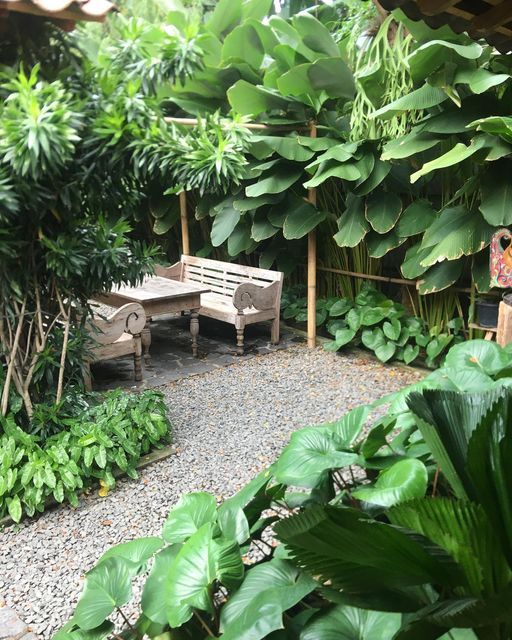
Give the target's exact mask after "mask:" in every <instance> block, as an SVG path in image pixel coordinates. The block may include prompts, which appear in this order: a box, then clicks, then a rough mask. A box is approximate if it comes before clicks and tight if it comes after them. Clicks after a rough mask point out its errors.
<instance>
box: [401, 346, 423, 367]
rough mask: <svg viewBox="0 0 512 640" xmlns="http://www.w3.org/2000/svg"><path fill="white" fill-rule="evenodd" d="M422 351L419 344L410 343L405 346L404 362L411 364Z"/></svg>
mask: <svg viewBox="0 0 512 640" xmlns="http://www.w3.org/2000/svg"><path fill="white" fill-rule="evenodd" d="M419 353H420V348H419V347H418V346H417V345H414V346H413V345H412V344H408V345H406V346H405V348H404V362H405V364H411V362H413V361H414V360H416V358H417V357H418V355H419Z"/></svg>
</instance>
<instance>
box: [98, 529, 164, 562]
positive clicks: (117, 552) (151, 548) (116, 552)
mask: <svg viewBox="0 0 512 640" xmlns="http://www.w3.org/2000/svg"><path fill="white" fill-rule="evenodd" d="M162 545H163V540H162V538H157V537H156V536H155V537H149V538H137V539H136V540H131V541H130V542H122V543H121V544H116V545H115V546H113V547H110V549H108V550H107V551H105V553H104V554H103V555H102V556H101V558H100V559H99V560H98V563H97V564H99V563H100V562H104V561H105V560H107V559H108V558H119V559H120V560H122V561H124V562H126V564H127V566H128V568H129V569H131V568H133V569H138V568H140V567H141V566H144V564H145V563H146V562H147V561H148V560H149V559H150V558H152V557H153V556H154V555H155V553H156V552H157V551H158V550H159V549H160V547H161V546H162Z"/></svg>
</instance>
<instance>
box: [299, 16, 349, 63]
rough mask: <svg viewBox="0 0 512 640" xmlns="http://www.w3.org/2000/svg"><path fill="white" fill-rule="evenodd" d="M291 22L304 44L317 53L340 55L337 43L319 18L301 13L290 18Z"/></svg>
mask: <svg viewBox="0 0 512 640" xmlns="http://www.w3.org/2000/svg"><path fill="white" fill-rule="evenodd" d="M292 24H293V26H294V27H295V29H297V31H298V33H299V35H300V36H302V39H303V41H304V44H305V45H306V46H307V47H309V48H310V49H312V50H313V51H316V52H318V53H323V54H324V55H325V56H327V57H328V58H335V57H336V56H339V55H340V50H339V49H338V45H337V44H336V42H335V41H334V39H333V37H332V35H331V33H330V31H329V30H328V29H327V27H325V26H324V25H323V24H322V23H321V22H320V20H317V19H316V18H315V17H313V16H312V15H311V14H309V13H301V14H298V15H295V16H294V17H293V18H292Z"/></svg>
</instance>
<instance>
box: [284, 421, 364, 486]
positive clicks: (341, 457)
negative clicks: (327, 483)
mask: <svg viewBox="0 0 512 640" xmlns="http://www.w3.org/2000/svg"><path fill="white" fill-rule="evenodd" d="M340 448H341V447H340V445H339V444H338V442H337V440H336V437H335V434H334V433H328V432H326V431H325V430H321V429H317V428H315V427H308V428H306V429H301V430H300V431H296V432H295V433H293V434H292V437H291V440H290V443H289V444H288V445H287V446H286V447H285V448H284V450H283V452H282V453H281V455H280V457H279V459H278V461H277V463H276V467H275V476H276V479H277V480H278V482H282V483H284V484H288V485H293V486H297V487H309V488H313V487H315V486H316V485H318V484H319V482H321V480H322V479H323V478H324V477H325V475H326V472H327V471H328V470H329V469H340V468H342V467H347V466H349V465H351V464H355V463H356V462H357V460H358V456H357V455H356V454H354V453H348V452H346V451H340V450H339V449H340Z"/></svg>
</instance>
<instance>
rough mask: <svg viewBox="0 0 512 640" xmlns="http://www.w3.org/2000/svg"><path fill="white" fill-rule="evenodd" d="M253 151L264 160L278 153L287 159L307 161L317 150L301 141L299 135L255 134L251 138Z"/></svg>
mask: <svg viewBox="0 0 512 640" xmlns="http://www.w3.org/2000/svg"><path fill="white" fill-rule="evenodd" d="M251 153H252V154H253V155H254V156H255V157H256V158H258V159H259V160H262V159H263V158H267V157H268V156H270V155H272V153H277V154H278V155H279V156H281V157H282V158H285V159H286V160H292V161H293V162H307V161H308V160H310V159H311V158H312V157H313V156H314V154H315V152H314V151H312V150H311V149H308V148H307V147H305V146H303V145H302V144H301V143H300V137H299V136H297V135H293V136H287V137H280V136H253V137H252V139H251Z"/></svg>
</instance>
